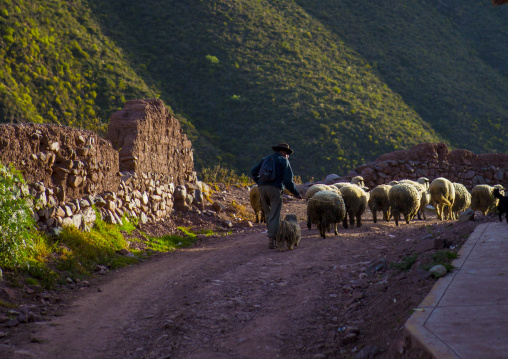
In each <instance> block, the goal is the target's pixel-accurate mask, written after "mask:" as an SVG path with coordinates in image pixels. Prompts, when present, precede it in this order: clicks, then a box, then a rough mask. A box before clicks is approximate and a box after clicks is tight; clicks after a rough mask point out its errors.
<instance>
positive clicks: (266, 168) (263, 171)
mask: <svg viewBox="0 0 508 359" xmlns="http://www.w3.org/2000/svg"><path fill="white" fill-rule="evenodd" d="M259 180H260V181H261V182H264V183H268V182H272V181H275V159H274V158H273V156H269V157H267V158H266V159H265V160H264V161H263V164H262V165H261V168H260V169H259Z"/></svg>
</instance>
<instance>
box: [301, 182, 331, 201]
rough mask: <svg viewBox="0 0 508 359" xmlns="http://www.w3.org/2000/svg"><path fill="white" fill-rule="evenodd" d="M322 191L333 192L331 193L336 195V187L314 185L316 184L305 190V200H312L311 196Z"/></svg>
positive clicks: (320, 184)
mask: <svg viewBox="0 0 508 359" xmlns="http://www.w3.org/2000/svg"><path fill="white" fill-rule="evenodd" d="M324 190H327V191H333V192H336V193H338V192H339V191H338V189H337V187H335V186H333V185H330V186H329V185H326V184H322V183H316V184H313V185H312V186H310V187H309V189H308V190H307V192H305V199H306V200H309V199H311V198H312V196H314V195H315V194H316V193H317V192H319V191H324Z"/></svg>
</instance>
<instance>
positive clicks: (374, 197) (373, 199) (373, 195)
mask: <svg viewBox="0 0 508 359" xmlns="http://www.w3.org/2000/svg"><path fill="white" fill-rule="evenodd" d="M390 188H392V186H390V185H387V184H381V185H379V186H376V187H374V189H372V191H370V198H369V200H368V202H367V203H368V205H369V208H370V211H371V212H372V217H373V219H374V223H376V222H377V211H383V218H384V220H385V221H387V222H389V221H390V218H391V216H392V215H391V210H390V201H389V200H388V192H389V191H390Z"/></svg>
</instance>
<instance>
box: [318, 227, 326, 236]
mask: <svg viewBox="0 0 508 359" xmlns="http://www.w3.org/2000/svg"><path fill="white" fill-rule="evenodd" d="M319 234H320V235H321V237H322V238H323V239H326V226H325V224H324V223H320V224H319Z"/></svg>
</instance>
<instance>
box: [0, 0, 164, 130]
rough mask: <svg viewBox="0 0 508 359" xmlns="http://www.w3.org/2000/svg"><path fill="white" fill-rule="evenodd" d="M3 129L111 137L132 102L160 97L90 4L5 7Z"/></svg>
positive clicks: (0, 23) (1, 15) (0, 65)
mask: <svg viewBox="0 0 508 359" xmlns="http://www.w3.org/2000/svg"><path fill="white" fill-rule="evenodd" d="M0 3H1V6H0V8H1V10H0V36H1V41H0V122H4V123H5V122H29V121H30V122H39V123H47V122H49V123H56V124H62V125H69V126H74V127H81V128H87V129H93V130H97V131H99V132H103V131H104V127H105V125H107V122H108V119H109V116H110V115H111V113H112V112H113V111H116V110H118V109H120V108H122V106H123V103H124V102H125V100H126V99H132V98H139V97H142V98H145V97H157V96H158V95H157V94H156V91H153V90H151V89H149V88H148V86H147V85H146V84H145V83H144V81H143V80H142V79H141V78H140V77H139V76H137V75H136V74H135V73H134V71H133V70H132V68H131V66H130V65H129V64H128V59H127V58H126V56H125V55H124V54H123V52H122V51H121V50H120V48H118V47H116V46H115V44H114V43H113V41H111V39H109V38H108V37H107V36H105V35H104V34H103V33H102V31H101V29H100V28H99V26H98V25H97V23H96V22H95V21H94V19H93V16H92V14H91V13H90V11H89V10H88V8H87V6H86V3H84V2H82V1H80V0H76V1H61V0H56V1H37V2H32V1H22V0H13V1H11V0H2V1H1V2H0Z"/></svg>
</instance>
